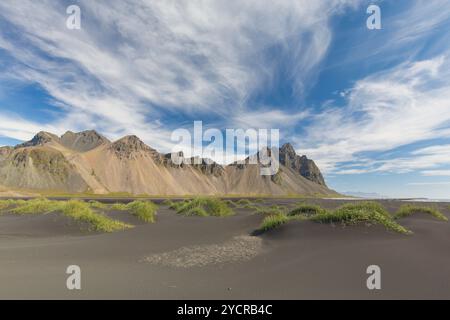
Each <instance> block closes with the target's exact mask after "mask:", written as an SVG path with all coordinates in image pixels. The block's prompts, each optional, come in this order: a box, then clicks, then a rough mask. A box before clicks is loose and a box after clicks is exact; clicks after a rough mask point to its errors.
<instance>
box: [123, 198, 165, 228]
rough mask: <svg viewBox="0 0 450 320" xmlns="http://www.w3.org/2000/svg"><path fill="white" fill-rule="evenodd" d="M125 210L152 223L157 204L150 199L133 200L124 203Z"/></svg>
mask: <svg viewBox="0 0 450 320" xmlns="http://www.w3.org/2000/svg"><path fill="white" fill-rule="evenodd" d="M126 208H127V210H130V212H131V214H133V215H134V216H136V217H137V218H139V219H140V220H142V221H145V222H149V223H154V222H155V217H156V210H157V209H158V206H157V205H156V204H154V203H153V202H151V201H133V202H130V203H129V204H127V205H126Z"/></svg>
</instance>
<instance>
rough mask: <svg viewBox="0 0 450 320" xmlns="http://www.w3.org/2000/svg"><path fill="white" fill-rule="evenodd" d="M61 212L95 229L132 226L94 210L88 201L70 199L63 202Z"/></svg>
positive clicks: (115, 228) (115, 229)
mask: <svg viewBox="0 0 450 320" xmlns="http://www.w3.org/2000/svg"><path fill="white" fill-rule="evenodd" d="M62 213H63V214H64V215H66V216H68V217H70V218H72V219H74V220H75V221H81V222H86V223H88V224H89V225H90V227H91V228H92V229H93V230H95V231H102V232H114V231H118V230H124V229H128V228H132V226H131V225H129V224H126V223H124V222H122V221H118V220H113V219H111V218H109V217H107V216H104V215H102V214H99V213H96V212H94V211H93V210H92V209H91V207H90V206H89V204H88V203H86V202H83V201H79V200H70V201H67V202H65V203H64V205H63V207H62Z"/></svg>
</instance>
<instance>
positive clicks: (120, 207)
mask: <svg viewBox="0 0 450 320" xmlns="http://www.w3.org/2000/svg"><path fill="white" fill-rule="evenodd" d="M111 210H116V211H127V210H128V209H127V205H126V204H125V203H114V204H113V205H112V206H111Z"/></svg>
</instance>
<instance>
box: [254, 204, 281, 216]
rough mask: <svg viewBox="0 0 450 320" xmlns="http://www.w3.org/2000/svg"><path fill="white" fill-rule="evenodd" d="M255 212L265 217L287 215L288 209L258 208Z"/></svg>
mask: <svg viewBox="0 0 450 320" xmlns="http://www.w3.org/2000/svg"><path fill="white" fill-rule="evenodd" d="M255 212H256V213H258V214H263V215H277V214H286V213H287V208H286V207H282V206H270V207H256V208H255Z"/></svg>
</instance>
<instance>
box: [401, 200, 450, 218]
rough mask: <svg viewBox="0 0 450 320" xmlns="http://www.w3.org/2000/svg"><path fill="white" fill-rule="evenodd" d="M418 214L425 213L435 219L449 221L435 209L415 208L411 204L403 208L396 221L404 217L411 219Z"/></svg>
mask: <svg viewBox="0 0 450 320" xmlns="http://www.w3.org/2000/svg"><path fill="white" fill-rule="evenodd" d="M416 213H425V214H429V215H431V216H433V217H435V218H436V219H438V220H441V221H448V218H447V217H446V216H445V215H443V214H442V213H441V212H440V211H439V210H438V209H437V208H435V207H426V206H415V205H411V204H405V205H403V206H401V207H400V209H399V210H398V211H397V213H396V214H395V216H394V217H395V219H400V218H403V217H409V216H411V215H413V214H416Z"/></svg>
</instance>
